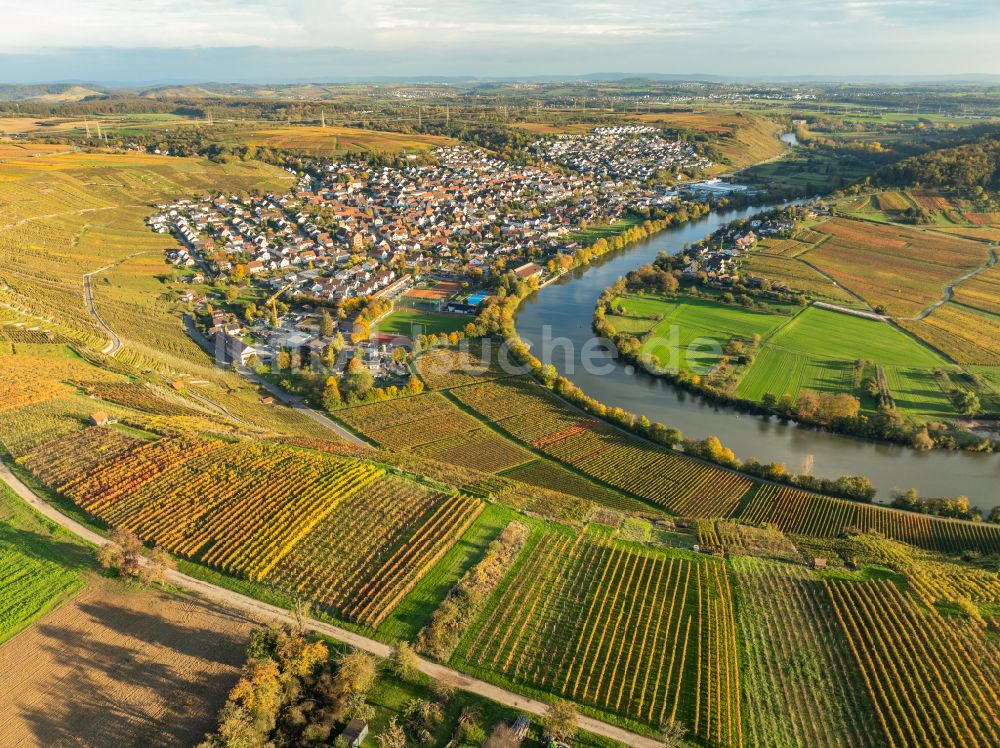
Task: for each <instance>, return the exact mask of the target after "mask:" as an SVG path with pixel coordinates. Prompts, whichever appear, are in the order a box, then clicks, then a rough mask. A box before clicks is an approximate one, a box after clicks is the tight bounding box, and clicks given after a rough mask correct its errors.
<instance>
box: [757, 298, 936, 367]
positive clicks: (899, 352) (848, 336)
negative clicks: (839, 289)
mask: <svg viewBox="0 0 1000 748" xmlns="http://www.w3.org/2000/svg"><path fill="white" fill-rule="evenodd" d="M768 343H769V344H771V345H774V346H779V347H781V348H785V349H787V350H789V351H793V352H796V353H807V354H809V355H811V356H817V357H821V358H834V359H840V360H842V361H854V360H856V359H859V358H863V359H870V360H872V361H874V362H875V363H879V364H897V365H901V366H915V367H939V366H947V362H946V361H945V360H944V359H943V358H941V357H940V356H939V355H938V354H937V353H935V352H934V351H932V350H931V349H930V348H928V347H927V346H925V345H923V344H921V343H918V342H917V341H916V340H914V339H913V338H911V337H910V336H909V335H907V334H906V333H904V332H902V331H901V330H899V329H898V328H895V327H893V326H891V325H889V324H888V323H885V322H877V321H875V320H869V319H864V318H863V317H855V316H853V315H850V314H843V313H841V312H833V311H829V310H826V309H817V308H815V307H811V308H809V309H806V310H805V311H803V312H802V313H801V314H800V315H798V316H797V317H796V318H795V319H794V320H792V321H791V322H790V323H789V324H788V325H787V326H786V327H784V328H783V329H782V330H780V331H779V332H778V333H777V334H776V335H775V336H774V337H773V338H771V339H770V340H769V341H768Z"/></svg>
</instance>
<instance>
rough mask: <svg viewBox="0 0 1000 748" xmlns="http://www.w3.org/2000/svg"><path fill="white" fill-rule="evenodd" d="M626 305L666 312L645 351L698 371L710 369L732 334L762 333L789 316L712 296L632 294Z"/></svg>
mask: <svg viewBox="0 0 1000 748" xmlns="http://www.w3.org/2000/svg"><path fill="white" fill-rule="evenodd" d="M625 307H626V310H627V311H629V312H632V313H633V314H643V315H647V316H654V315H656V314H662V315H663V319H662V320H660V321H659V322H658V323H657V324H656V327H654V328H653V331H652V335H651V336H650V338H649V339H648V340H647V341H646V342H645V344H644V345H643V349H642V352H643V353H648V354H652V355H654V356H656V357H657V358H658V359H659V360H660V364H661V365H663V366H669V367H673V366H676V367H678V368H686V369H690V370H691V371H693V372H695V373H698V374H703V373H707V370H708V369H710V368H711V367H712V365H713V364H714V363H715V362H716V361H718V359H719V356H720V355H721V353H722V349H723V348H725V346H726V345H727V344H728V343H729V342H730V341H731V340H732V339H733V338H743V339H746V340H749V339H751V338H752V337H753V336H754V335H760V336H761V337H763V336H765V335H766V334H767V333H769V332H771V331H772V330H774V329H775V328H777V327H779V326H780V325H781V324H782V323H784V322H786V321H787V319H788V318H787V317H785V316H783V315H779V314H771V313H767V312H757V311H751V310H748V309H744V308H743V307H738V306H732V305H727V304H721V303H719V302H715V301H712V300H710V299H695V298H683V299H681V300H680V301H663V300H655V299H651V298H648V297H644V298H641V299H633V298H632V297H629V298H628V299H627V300H626V303H625Z"/></svg>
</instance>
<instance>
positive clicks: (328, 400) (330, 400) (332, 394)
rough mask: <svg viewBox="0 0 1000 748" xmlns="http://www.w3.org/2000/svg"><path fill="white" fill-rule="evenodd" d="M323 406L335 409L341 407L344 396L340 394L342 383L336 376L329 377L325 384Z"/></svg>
mask: <svg viewBox="0 0 1000 748" xmlns="http://www.w3.org/2000/svg"><path fill="white" fill-rule="evenodd" d="M322 401H323V407H324V408H326V409H327V410H334V409H335V408H337V407H339V406H340V404H341V402H342V398H341V395H340V385H339V384H337V378H336V377H327V378H326V382H324V384H323V394H322Z"/></svg>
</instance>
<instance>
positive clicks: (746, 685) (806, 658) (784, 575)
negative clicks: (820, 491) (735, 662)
mask: <svg viewBox="0 0 1000 748" xmlns="http://www.w3.org/2000/svg"><path fill="white" fill-rule="evenodd" d="M730 578H731V579H732V580H733V585H734V588H735V596H736V601H737V611H738V613H737V617H736V627H737V633H738V636H739V641H740V644H741V647H740V666H741V669H740V675H741V681H742V684H743V700H744V704H745V705H746V719H745V721H744V724H745V726H746V730H747V738H748V742H749V743H750V744H751V745H755V746H762V747H763V746H775V745H809V746H831V748H832V747H833V746H843V745H850V746H875V745H879V744H880V743H881V740H880V738H881V736H880V735H879V734H878V733H879V729H878V725H877V724H876V723H875V720H874V719H873V717H872V714H871V712H872V705H871V702H870V701H869V700H868V698H867V695H866V694H865V692H864V689H863V686H862V684H861V674H860V672H859V671H858V670H857V666H856V665H855V663H854V661H853V659H852V657H851V653H850V650H849V649H848V646H847V641H846V640H845V638H844V635H843V634H842V632H841V631H840V630H839V627H838V626H837V622H836V619H835V616H834V614H833V607H832V605H831V603H830V600H829V598H828V597H827V595H826V593H825V591H824V589H823V586H822V583H821V582H820V581H819V580H817V579H815V577H814V576H813V575H812V574H810V572H809V571H808V570H807V569H806V568H805V567H803V566H793V565H791V564H782V563H774V562H770V561H764V560H760V559H754V558H746V557H743V558H736V559H733V560H732V561H731V562H730Z"/></svg>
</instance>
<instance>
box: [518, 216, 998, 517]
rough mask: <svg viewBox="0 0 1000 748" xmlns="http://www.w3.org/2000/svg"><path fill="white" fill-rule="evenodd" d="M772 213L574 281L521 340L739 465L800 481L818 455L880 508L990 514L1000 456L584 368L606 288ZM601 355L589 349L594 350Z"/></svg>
mask: <svg viewBox="0 0 1000 748" xmlns="http://www.w3.org/2000/svg"><path fill="white" fill-rule="evenodd" d="M770 207H772V206H767V207H755V208H746V209H738V210H724V211H714V212H713V213H710V214H709V215H708V216H705V217H704V218H701V219H699V220H697V221H691V222H689V223H685V224H682V225H680V226H676V227H673V228H670V229H667V230H666V231H663V232H661V233H659V234H657V235H656V236H654V237H652V238H650V239H647V240H646V241H643V242H641V243H639V244H636V245H634V246H632V247H630V248H628V249H624V250H621V251H619V252H616V253H611V254H608V255H605V256H604V257H602V258H600V259H598V260H596V261H595V262H593V263H591V264H590V265H589V266H585V267H582V268H578V269H577V270H574V271H572V272H570V273H567V274H566V275H565V276H563V277H562V278H560V279H559V280H558V281H556V282H554V283H552V284H550V285H548V286H546V287H545V288H542V289H541V290H539V291H538V292H537V293H535V294H532V295H531V296H530V297H528V298H527V299H526V300H525V301H524V303H523V304H522V305H521V307H520V309H519V311H518V315H517V331H518V333H519V334H520V336H521V337H522V338H523V339H524V341H525V342H526V343H528V344H529V345H531V346H532V353H534V354H535V355H536V356H538V357H539V359H541V360H542V362H543V363H546V364H549V363H551V364H553V365H554V366H555V367H556V369H558V371H559V372H560V373H561V374H563V375H565V376H566V377H567V378H568V379H570V380H571V381H573V382H575V383H576V384H577V385H578V386H579V387H580V388H581V389H582V390H583V391H584V392H585V393H587V394H588V395H590V396H591V397H594V398H596V399H598V400H600V401H601V402H602V403H604V404H605V405H607V406H609V407H621V408H624V409H625V410H627V411H629V412H632V413H635V414H637V415H646V416H647V417H648V418H649V419H650V420H652V421H660V422H661V423H663V424H665V425H667V426H669V427H672V428H677V429H680V430H681V432H682V433H683V434H684V435H685V436H686V437H689V438H696V439H703V438H705V437H707V436H710V435H713V434H714V435H716V436H718V437H719V438H720V439H721V440H722V442H723V444H725V445H726V446H727V447H729V448H731V449H732V450H733V451H734V452H735V453H736V455H737V457H739V458H741V459H747V458H749V457H756V458H757V459H758V460H760V461H761V462H772V461H775V462H781V463H784V464H785V465H786V466H787V467H788V469H789V470H792V471H795V472H798V471H799V470H800V468H801V466H802V464H803V463H804V462H805V460H806V459H807V457H809V456H810V455H811V456H812V459H813V474H814V475H817V476H821V477H825V478H837V477H839V476H841V475H864V476H867V477H868V478H869V479H871V481H872V482H873V483H874V484H875V485H876V486H877V487H878V489H879V499H881V500H888V499H890V498H891V495H892V491H893V490H894V489H908V488H916V489H917V491H918V492H919V493H920V495H921V496H925V497H929V496H958V495H965V496H968V497H969V499H970V500H971V502H972V503H973V504H975V505H977V506H979V507H980V508H981V509H982V510H983V511H984V513H985V512H988V511H989V510H990V509H991V508H992V507H993V506H994V505H997V504H1000V495H998V494H1000V491H998V486H1000V455H998V454H979V453H969V452H943V451H940V450H937V451H931V452H920V451H917V450H914V449H911V448H909V447H903V446H898V445H893V444H882V443H874V442H868V441H864V440H861V439H855V438H852V437H847V436H841V435H839V434H832V433H829V432H826V431H819V430H816V429H812V428H807V427H802V426H799V425H797V424H795V423H782V422H780V421H779V420H777V419H775V418H768V419H765V418H761V417H760V416H754V415H749V414H745V413H741V412H739V411H737V410H735V409H733V408H730V407H726V406H724V405H719V404H717V403H709V402H707V401H705V400H704V399H703V398H701V397H699V396H697V395H694V394H692V393H690V392H687V391H685V390H681V389H679V388H677V387H675V386H674V385H672V384H671V383H669V382H667V381H665V380H663V379H659V378H656V377H653V376H651V375H649V374H646V373H644V372H641V371H633V367H631V366H628V365H626V364H624V363H622V362H618V361H617V360H616V361H614V363H613V366H607V365H605V366H604V367H603V368H604V369H610V371H608V372H607V373H596V372H594V371H587V370H586V369H585V368H584V367H583V366H582V363H581V362H582V358H581V356H582V355H583V353H582V352H584V351H585V350H586V349H585V348H584V345H585V344H586V343H587V342H588V341H592V339H593V338H594V333H593V331H592V329H591V319H592V315H593V312H594V306H595V304H596V303H597V298H598V297H599V296H600V295H601V292H602V291H603V290H604V289H605V288H606V287H607V286H609V285H611V284H612V283H614V282H615V281H616V280H617V279H618V278H620V277H621V276H623V275H625V274H626V273H627V272H628V271H630V270H633V269H634V268H637V267H639V266H641V265H644V264H646V263H648V262H652V261H653V260H654V259H655V258H656V256H657V255H658V254H659V253H660V252H667V253H668V254H675V253H677V252H679V251H681V250H682V249H683V248H684V244H685V243H686V242H691V243H694V242H696V241H698V240H700V239H702V238H704V236H705V235H706V234H709V233H711V232H713V231H715V230H716V229H717V228H719V227H720V226H723V225H724V224H726V223H728V222H730V221H733V220H736V219H738V218H746V217H748V216H751V215H753V214H754V213H758V212H762V211H764V210H769V209H770ZM546 326H548V329H547V330H546ZM543 336H544V338H547V339H549V340H554V339H563V340H564V341H565V342H566V344H565V345H558V346H543V345H542V343H543V339H544V338H543ZM593 346H594V343H593V342H590V343H589V347H590V348H591V349H592V348H593ZM545 348H548V350H545ZM608 355H610V353H609V354H608ZM602 363H607V362H602Z"/></svg>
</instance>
